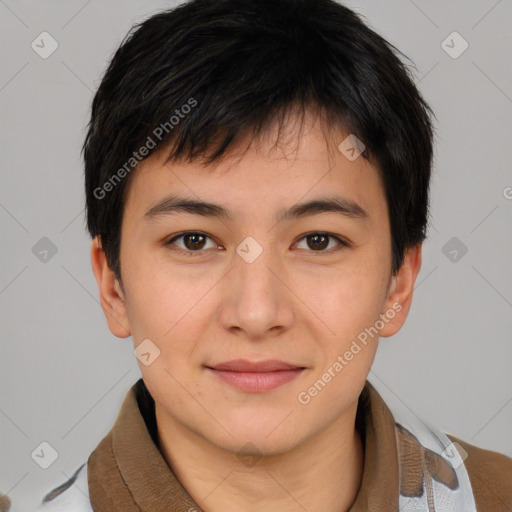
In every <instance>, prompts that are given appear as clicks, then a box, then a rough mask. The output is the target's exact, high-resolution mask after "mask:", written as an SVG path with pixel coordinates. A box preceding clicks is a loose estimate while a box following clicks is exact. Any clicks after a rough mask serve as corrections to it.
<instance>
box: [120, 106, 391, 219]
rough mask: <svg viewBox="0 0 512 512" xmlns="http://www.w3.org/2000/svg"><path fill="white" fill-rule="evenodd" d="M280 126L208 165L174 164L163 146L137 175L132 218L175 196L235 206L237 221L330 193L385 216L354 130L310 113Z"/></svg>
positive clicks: (128, 211) (130, 201)
mask: <svg viewBox="0 0 512 512" xmlns="http://www.w3.org/2000/svg"><path fill="white" fill-rule="evenodd" d="M278 129H279V127H277V126H275V127H274V128H273V129H269V130H268V131H266V132H264V133H263V134H262V136H261V137H259V138H258V139H257V140H256V139H255V140H252V139H251V138H250V136H247V137H245V138H242V139H241V140H240V141H238V144H237V145H236V146H235V147H234V149H231V148H230V149H231V151H230V152H229V153H227V154H226V156H224V158H222V159H220V160H217V161H215V162H213V163H211V164H208V165H205V164H204V163H203V162H202V161H200V160H197V161H192V162H185V161H172V160H171V161H167V154H168V152H166V151H165V150H164V149H161V150H159V151H158V152H157V153H154V154H153V155H151V156H150V157H148V158H146V159H145V160H143V161H142V162H141V163H140V164H139V166H138V168H137V169H136V170H135V171H134V173H133V175H132V176H131V179H130V186H129V188H128V190H127V194H126V200H125V215H129V216H133V217H134V218H141V216H142V215H144V214H145V213H146V212H147V211H148V209H151V208H152V207H155V206H156V205H157V204H158V203H159V202H162V200H164V199H165V197H166V196H169V195H170V194H172V195H173V196H181V197H184V196H186V197H188V198H190V199H192V198H195V199H196V200H198V201H208V202H210V203H216V204H219V203H221V204H224V205H228V207H229V212H230V213H234V214H236V215H237V216H238V218H242V217H243V216H244V215H246V214H247V215H249V214H252V215H259V216H260V218H261V215H262V214H263V213H264V212H273V213H276V212H277V211H278V210H280V211H282V210H283V207H284V206H285V205H286V206H290V205H293V204H297V203H299V202H300V203H303V202H305V201H306V200H311V199H314V198H316V197H320V196H321V197H326V196H327V195H331V196H332V195H336V196H338V197H342V198H343V199H346V200H347V201H349V202H352V203H354V204H357V205H360V206H361V208H362V209H364V210H365V211H368V213H369V214H370V215H381V214H382V213H384V210H385V209H386V205H385V194H384V190H383V188H382V185H381V180H380V176H379V173H378V171H377V169H376V168H375V167H374V166H373V165H372V164H371V163H370V162H369V161H368V160H366V159H365V158H364V157H363V156H362V155H360V156H358V157H357V153H356V152H358V151H360V150H361V149H362V148H361V147H360V146H358V145H357V142H356V141H355V139H354V138H353V137H354V136H353V135H351V134H349V133H346V132H342V131H341V130H332V131H330V132H327V131H326V130H325V128H324V126H323V125H321V123H320V120H319V118H318V117H316V118H314V119H312V118H311V117H309V116H306V118H305V122H304V125H303V127H302V130H297V124H295V125H293V127H292V128H291V129H288V125H287V128H286V132H284V133H281V132H279V133H278V131H277V130H278ZM278 136H279V141H278V139H277V137H278ZM276 141H278V143H277V142H276ZM354 142H355V145H354ZM351 146H352V151H350V149H351ZM347 149H348V151H347ZM354 155H355V156H356V157H355V158H354ZM228 207H226V208H225V209H226V210H227V209H228Z"/></svg>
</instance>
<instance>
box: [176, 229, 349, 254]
mask: <svg viewBox="0 0 512 512" xmlns="http://www.w3.org/2000/svg"><path fill="white" fill-rule="evenodd" d="M190 234H195V235H203V236H205V237H206V238H209V239H210V240H212V241H213V242H214V243H215V244H217V245H220V244H219V242H217V241H216V240H215V238H213V237H212V236H211V235H208V234H207V233H205V232H204V231H183V232H182V233H178V234H177V235H173V236H172V237H171V238H170V239H169V240H167V242H166V245H170V244H171V243H174V242H175V241H176V240H178V239H179V238H182V237H183V236H185V235H190ZM317 234H322V235H326V236H328V237H330V238H334V239H335V240H337V241H338V242H339V243H340V245H349V242H348V241H346V240H345V239H344V238H343V237H341V236H339V235H334V234H331V233H329V232H327V231H308V232H307V233H305V234H303V235H302V236H301V237H300V238H298V239H297V242H299V241H301V240H302V239H304V238H306V237H308V236H311V235H317ZM297 242H295V243H297ZM179 250H181V251H184V252H204V251H203V250H198V251H191V250H188V249H181V248H179ZM311 252H328V251H311Z"/></svg>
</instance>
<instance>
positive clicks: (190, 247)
mask: <svg viewBox="0 0 512 512" xmlns="http://www.w3.org/2000/svg"><path fill="white" fill-rule="evenodd" d="M177 240H181V241H182V242H183V246H181V247H180V246H179V245H178V244H176V241H177ZM207 240H210V241H211V247H206V248H207V249H212V248H213V249H215V248H218V245H217V244H216V243H215V242H214V241H213V239H212V238H211V237H209V236H208V235H206V234H205V233H202V232H200V231H186V232H185V233H181V234H179V235H176V236H174V237H172V238H171V239H170V240H168V241H167V242H166V244H165V245H176V246H177V247H178V249H174V250H176V251H177V252H179V253H182V254H186V255H187V256H198V255H200V254H201V253H203V252H205V251H203V250H202V249H204V248H205V242H206V241H207Z"/></svg>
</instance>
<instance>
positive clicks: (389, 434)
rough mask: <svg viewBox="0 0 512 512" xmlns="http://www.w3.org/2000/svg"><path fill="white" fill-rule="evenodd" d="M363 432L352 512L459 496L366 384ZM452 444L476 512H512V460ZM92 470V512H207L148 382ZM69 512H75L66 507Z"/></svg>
mask: <svg viewBox="0 0 512 512" xmlns="http://www.w3.org/2000/svg"><path fill="white" fill-rule="evenodd" d="M357 428H358V430H359V431H360V432H361V436H362V438H363V443H364V448H365V465H364V471H363V478H362V483H361V487H360V490H359V492H358V495H357V497H356V499H355V501H354V503H353V505H352V507H351V508H350V512H397V511H398V510H399V496H400V495H403V496H412V497H414V496H421V495H422V494H423V492H426V493H427V494H428V492H429V487H430V488H431V487H432V484H434V483H435V485H439V484H441V485H443V486H445V487H447V488H449V489H457V486H458V480H457V477H456V475H455V472H454V470H453V469H452V466H451V465H450V464H448V462H447V461H446V460H445V459H444V458H443V457H441V456H439V455H438V454H437V453H435V452H433V451H431V450H429V449H426V448H424V447H423V446H422V445H421V444H419V443H418V441H417V439H416V438H415V437H414V435H412V434H411V433H410V432H409V431H408V430H407V429H405V428H403V427H401V426H400V425H397V424H396V423H395V420H394V418H393V415H392V413H391V411H390V410H389V408H388V406H387V405H386V404H385V402H384V401H383V399H382V398H381V396H380V395H379V394H378V392H377V391H376V390H375V388H374V387H373V386H372V385H371V384H370V383H369V382H368V381H367V382H366V385H365V387H364V389H363V392H362V393H361V396H360V398H359V407H358V414H357ZM448 437H449V439H450V440H451V441H452V442H454V443H457V444H458V446H457V444H455V445H454V446H455V447H457V449H458V450H459V451H461V449H460V448H459V447H462V449H463V450H465V451H466V452H467V458H466V459H465V462H464V464H465V467H466V470H467V473H468V475H469V481H470V482H471V487H472V489H473V496H474V500H475V504H476V508H477V512H512V459H511V458H509V457H506V456H505V455H501V454H499V453H496V452H493V451H489V450H484V449H481V448H478V447H476V446H472V445H470V444H467V443H465V442H464V441H461V440H460V439H457V438H456V437H453V436H448ZM398 448H402V449H398ZM404 454H405V455H404ZM464 455H465V454H464ZM86 467H87V471H86V473H87V480H85V469H84V476H83V478H84V480H83V481H84V482H87V483H88V488H89V497H88V499H90V503H91V505H90V506H91V509H92V510H94V512H135V511H138V512H141V511H142V512H173V511H176V512H178V511H180V512H187V511H188V512H195V511H197V512H199V511H201V508H200V506H199V505H198V504H196V503H195V502H194V500H193V499H192V498H191V497H190V495H189V494H188V492H187V491H186V490H185V489H184V488H183V486H182V485H181V484H180V482H179V481H178V480H177V479H176V477H175V475H174V474H173V472H172V470H171V469H170V468H169V466H168V465H167V463H166V461H165V459H164V457H163V455H162V454H161V452H160V451H159V449H158V443H157V433H156V421H155V414H154V401H153V399H152V397H151V395H150V394H149V392H148V390H147V388H146V386H145V385H144V382H143V380H142V379H139V381H138V382H137V383H135V384H134V385H133V387H132V388H131V389H130V391H129V392H128V394H127V395H126V398H125V400H124V402H123V405H122V407H121V410H120V412H119V415H118V417H117V420H116V422H115V424H114V426H113V427H112V429H111V430H110V432H109V433H108V434H107V435H106V436H105V438H104V439H103V440H102V441H101V442H100V443H99V445H98V446H97V448H96V449H95V450H94V451H93V453H92V454H91V455H90V457H89V459H88V464H87V466H86ZM81 469H82V468H79V470H81ZM79 470H77V472H76V473H78V471H79ZM74 478H76V474H75V475H74ZM423 482H426V485H425V486H424V484H423ZM85 487H87V486H85ZM69 489H72V486H71V485H68V486H67V487H66V484H63V485H61V486H59V487H58V488H57V489H55V490H54V491H52V492H51V493H49V494H48V495H47V496H46V498H45V499H46V502H45V503H53V504H55V503H57V502H58V500H59V499H62V498H61V497H62V496H64V495H65V494H66V492H68V493H69V492H70V491H69ZM52 493H53V494H52ZM80 493H81V494H82V495H83V492H82V491H80ZM77 494H78V493H77ZM81 499H83V496H81ZM431 507H433V502H432V503H431V502H430V500H429V510H428V511H427V509H425V512H435V509H434V508H431ZM38 510H41V511H44V510H45V508H44V506H43V507H41V508H40V509H38ZM53 510H54V508H52V511H53ZM55 510H59V509H55ZM77 510H80V511H81V510H85V509H84V508H80V509H78V508H77ZM66 512H72V511H71V510H69V508H68V509H67V510H66ZM464 512H466V511H464Z"/></svg>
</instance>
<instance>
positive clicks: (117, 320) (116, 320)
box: [91, 236, 131, 338]
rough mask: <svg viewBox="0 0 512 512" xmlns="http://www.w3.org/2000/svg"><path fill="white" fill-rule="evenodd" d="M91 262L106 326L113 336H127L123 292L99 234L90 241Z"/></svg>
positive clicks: (128, 324)
mask: <svg viewBox="0 0 512 512" xmlns="http://www.w3.org/2000/svg"><path fill="white" fill-rule="evenodd" d="M91 264H92V270H93V272H94V276H95V277H96V282H97V283H98V288H99V292H100V301H101V307H102V309H103V313H105V317H106V318H107V323H108V328H109V329H110V332H111V333H112V334H113V335H114V336H117V337H118V338H127V337H128V336H130V334H131V329H130V323H129V322H128V314H127V311H126V304H125V298H124V294H123V291H122V288H121V285H120V283H119V281H118V280H117V278H116V277H115V274H114V272H113V271H112V270H111V269H110V267H109V265H108V262H107V257H106V255H105V252H104V251H103V248H102V246H101V240H100V237H99V236H96V237H95V238H94V239H93V241H92V247H91Z"/></svg>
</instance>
